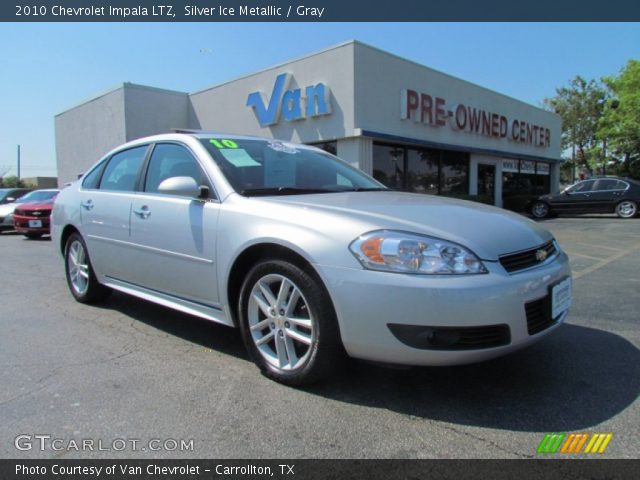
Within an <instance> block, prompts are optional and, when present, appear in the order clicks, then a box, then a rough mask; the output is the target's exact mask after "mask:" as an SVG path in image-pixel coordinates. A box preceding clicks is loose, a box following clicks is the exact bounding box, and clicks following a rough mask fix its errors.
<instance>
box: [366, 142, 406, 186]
mask: <svg viewBox="0 0 640 480" xmlns="http://www.w3.org/2000/svg"><path fill="white" fill-rule="evenodd" d="M373 178H375V179H376V180H378V181H379V182H380V183H382V184H384V185H386V186H387V187H389V188H392V189H394V190H404V149H403V148H399V147H395V146H392V145H380V144H376V143H374V144H373Z"/></svg>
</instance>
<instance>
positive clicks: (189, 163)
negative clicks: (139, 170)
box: [144, 143, 208, 193]
mask: <svg viewBox="0 0 640 480" xmlns="http://www.w3.org/2000/svg"><path fill="white" fill-rule="evenodd" d="M171 177H191V178H193V179H194V180H195V181H196V183H197V184H198V185H203V184H205V185H206V184H208V182H207V181H206V179H205V176H204V174H203V172H202V169H201V168H200V165H199V164H198V161H197V160H196V159H195V158H194V157H193V155H192V154H191V152H189V150H187V149H186V148H184V147H182V146H180V145H175V144H172V143H161V144H158V145H156V146H155V148H154V149H153V153H152V154H151V160H150V161H149V168H148V169H147V177H146V179H145V182H144V191H145V192H148V193H157V192H158V186H159V185H160V184H161V183H162V181H163V180H166V179H167V178H171Z"/></svg>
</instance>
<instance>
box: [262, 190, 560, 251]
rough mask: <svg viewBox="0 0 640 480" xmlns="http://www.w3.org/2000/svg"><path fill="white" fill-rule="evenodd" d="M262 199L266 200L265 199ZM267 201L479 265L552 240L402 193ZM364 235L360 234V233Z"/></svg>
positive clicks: (511, 218) (522, 224)
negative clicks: (418, 238)
mask: <svg viewBox="0 0 640 480" xmlns="http://www.w3.org/2000/svg"><path fill="white" fill-rule="evenodd" d="M264 200H267V199H266V198H265V199H264ZM268 201H269V202H273V203H278V204H281V205H285V204H286V205H291V206H294V205H295V206H299V207H303V208H305V209H306V210H307V211H308V213H311V212H310V211H309V210H314V211H316V212H318V213H327V214H334V215H339V216H341V217H348V218H351V219H353V220H354V221H358V223H365V224H368V225H370V226H371V230H373V229H378V228H380V229H396V230H403V231H409V232H416V233H422V234H426V235H432V236H435V237H438V238H442V239H446V240H450V241H453V242H456V243H459V244H461V245H463V246H466V247H467V248H470V249H471V250H473V251H474V252H475V253H476V254H477V255H478V256H480V257H481V258H482V259H484V260H497V258H498V256H500V255H503V254H506V253H511V252H516V251H520V250H525V249H528V248H533V247H536V246H538V245H541V244H543V243H546V242H548V241H549V240H551V239H552V238H553V237H552V236H551V234H550V233H549V232H548V231H547V230H546V229H544V228H542V227H541V226H539V225H538V224H536V223H535V222H533V221H531V220H529V219H528V218H526V217H523V216H522V215H518V214H515V213H512V212H508V211H506V210H503V209H500V208H496V207H492V206H488V205H483V204H480V203H476V202H469V201H464V200H455V199H450V198H446V197H437V196H433V195H424V194H411V193H401V192H343V193H331V194H321V195H297V196H286V197H277V198H274V197H270V198H269V199H268ZM360 233H365V232H360Z"/></svg>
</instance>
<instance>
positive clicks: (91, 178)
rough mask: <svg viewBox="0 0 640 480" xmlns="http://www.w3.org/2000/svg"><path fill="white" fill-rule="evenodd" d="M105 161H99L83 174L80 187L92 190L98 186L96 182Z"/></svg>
mask: <svg viewBox="0 0 640 480" xmlns="http://www.w3.org/2000/svg"><path fill="white" fill-rule="evenodd" d="M105 163H106V161H105V162H100V163H99V164H98V165H96V167H95V168H94V169H93V170H91V171H90V172H89V173H87V174H86V175H84V178H83V179H82V188H84V189H88V190H93V189H96V188H98V182H99V181H100V175H101V174H102V171H103V170H104V165H105Z"/></svg>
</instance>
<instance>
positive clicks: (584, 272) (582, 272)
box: [573, 243, 640, 280]
mask: <svg viewBox="0 0 640 480" xmlns="http://www.w3.org/2000/svg"><path fill="white" fill-rule="evenodd" d="M636 250H640V243H637V244H636V245H634V246H633V247H631V248H628V249H627V250H622V251H620V252H619V253H617V254H615V255H612V256H610V257H607V258H605V259H604V260H600V261H599V262H598V263H595V264H593V265H591V266H590V267H587V268H585V269H584V270H580V271H579V272H576V273H575V274H574V275H573V278H574V279H575V280H577V279H579V278H581V277H584V276H585V275H588V274H590V273H593V272H595V271H596V270H599V269H601V268H602V267H606V266H607V265H609V264H610V263H611V262H614V261H616V260H619V259H621V258H622V257H624V256H626V255H629V254H630V253H632V252H635V251H636Z"/></svg>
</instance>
